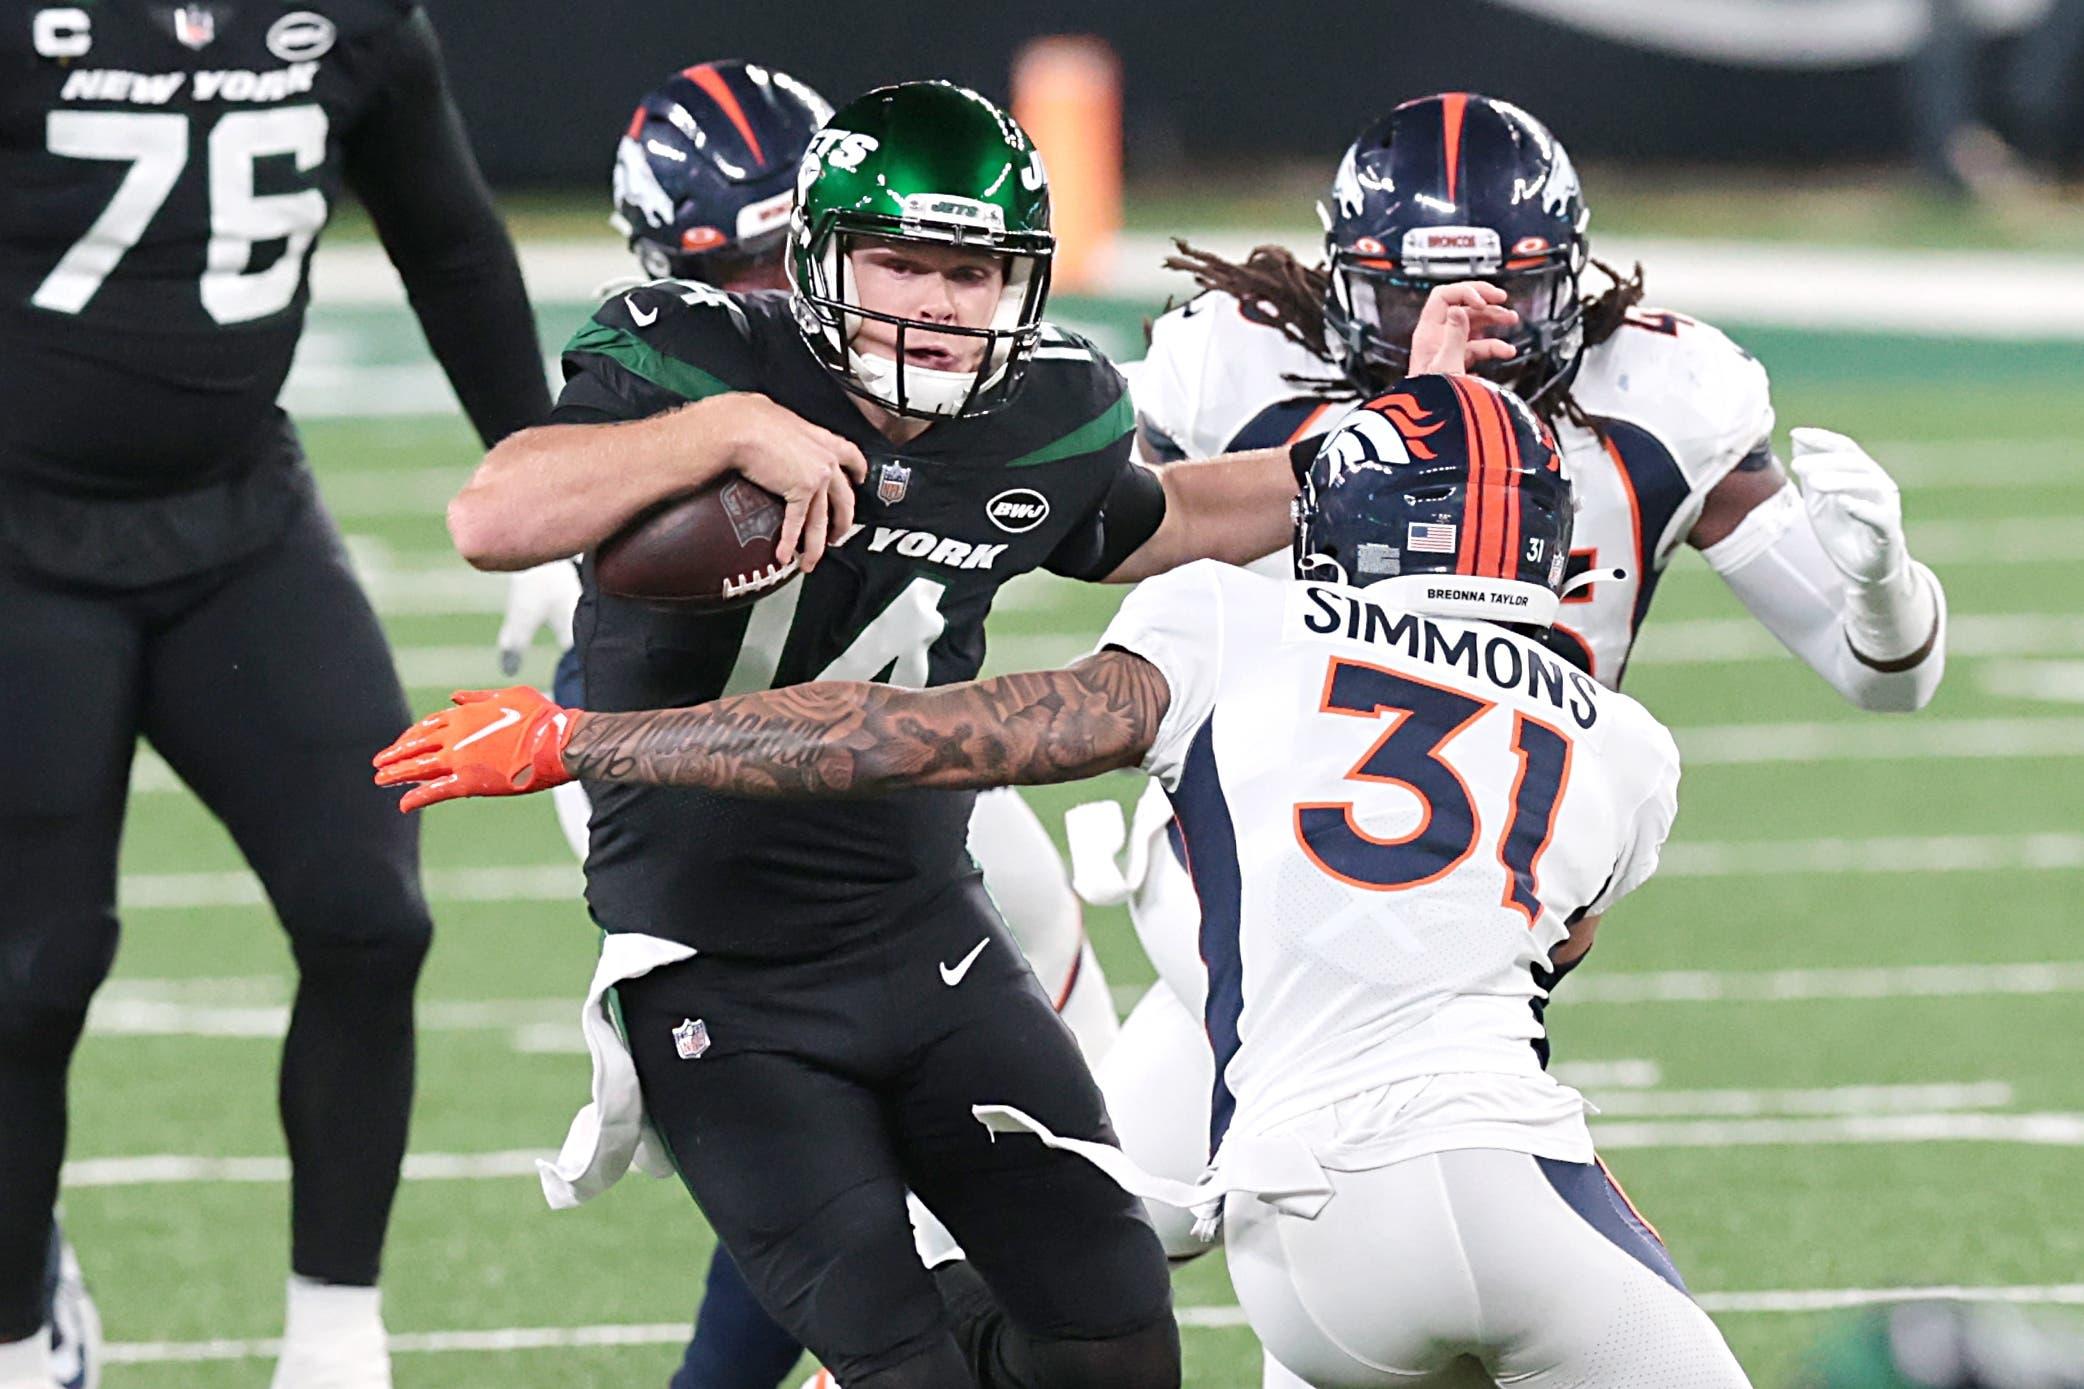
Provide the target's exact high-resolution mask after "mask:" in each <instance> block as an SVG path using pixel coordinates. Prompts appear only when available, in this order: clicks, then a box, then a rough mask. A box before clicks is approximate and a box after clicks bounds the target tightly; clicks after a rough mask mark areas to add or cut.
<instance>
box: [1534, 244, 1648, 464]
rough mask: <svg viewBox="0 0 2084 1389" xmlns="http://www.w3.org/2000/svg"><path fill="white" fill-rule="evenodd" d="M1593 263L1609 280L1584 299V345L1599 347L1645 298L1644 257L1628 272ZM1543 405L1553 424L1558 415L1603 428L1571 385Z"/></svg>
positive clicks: (1596, 430)
mask: <svg viewBox="0 0 2084 1389" xmlns="http://www.w3.org/2000/svg"><path fill="white" fill-rule="evenodd" d="M1591 263H1592V267H1593V268H1594V269H1596V270H1597V271H1598V272H1599V273H1600V274H1602V275H1604V276H1606V278H1607V280H1608V281H1609V283H1608V285H1607V287H1606V288H1605V289H1604V290H1602V291H1601V292H1599V293H1598V294H1595V295H1591V296H1589V297H1587V298H1586V299H1585V300H1584V324H1585V346H1586V347H1587V348H1593V347H1597V346H1598V345H1599V344H1600V343H1603V342H1605V341H1606V340H1607V339H1608V338H1610V337H1612V336H1613V335H1614V334H1615V333H1618V332H1620V331H1621V325H1622V324H1623V323H1625V322H1626V321H1627V319H1628V311H1629V310H1630V309H1632V308H1634V307H1635V306H1636V305H1637V304H1640V303H1642V302H1643V263H1642V262H1641V261H1637V262H1636V263H1635V269H1634V270H1633V271H1631V272H1630V273H1629V274H1627V275H1626V276H1624V275H1622V274H1621V272H1620V271H1618V270H1616V269H1614V267H1612V266H1611V265H1608V264H1607V263H1606V262H1605V261H1603V260H1600V259H1598V258H1597V257H1593V258H1592V261H1591ZM1542 406H1543V407H1544V408H1542V409H1541V410H1540V412H1539V413H1541V414H1543V415H1545V416H1547V417H1548V418H1549V423H1550V424H1554V423H1556V418H1557V417H1558V416H1560V417H1561V418H1562V419H1565V420H1568V421H1570V423H1572V424H1574V425H1578V426H1579V427H1581V428H1584V429H1589V430H1591V431H1592V432H1593V433H1595V434H1598V433H1600V432H1601V431H1600V428H1599V422H1598V421H1597V420H1595V419H1593V418H1592V416H1591V415H1590V414H1588V413H1586V411H1585V407H1584V406H1582V405H1579V404H1578V403H1577V397H1576V396H1574V395H1572V394H1571V393H1570V388H1569V387H1568V386H1566V387H1564V388H1563V389H1562V390H1560V391H1557V392H1555V393H1554V394H1553V395H1551V396H1550V397H1549V398H1548V399H1547V400H1546V401H1543V402H1542Z"/></svg>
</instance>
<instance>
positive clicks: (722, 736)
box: [376, 650, 1170, 810]
mask: <svg viewBox="0 0 2084 1389" xmlns="http://www.w3.org/2000/svg"><path fill="white" fill-rule="evenodd" d="M457 700H458V704H457V707H456V708H454V709H445V710H443V711H441V712H440V713H438V714H434V715H431V716H429V717H428V718H425V719H422V720H421V721H420V722H419V723H417V724H414V725H413V726H412V727H411V728H410V729H407V730H406V732H405V734H404V736H402V737H401V738H399V740H398V741H397V742H396V743H393V744H392V745H391V746H390V747H389V748H386V749H385V750H384V751H383V752H381V753H379V754H378V755H377V758H376V766H377V769H378V770H377V774H376V780H377V782H378V783H379V784H381V785H386V786H391V785H402V784H406V783H419V785H418V786H416V787H415V789H414V790H413V791H411V792H410V793H409V794H408V795H407V796H406V798H405V800H404V802H403V803H402V806H401V808H402V809H406V810H413V809H417V808H418V807H419V806H422V805H426V804H430V803H432V802H434V801H439V800H448V799H451V798H453V797H457V796H485V795H514V794H516V793H518V792H523V791H540V790H543V789H545V788H547V787H550V786H554V785H557V784H559V783H560V782H563V781H568V780H571V779H572V778H574V777H578V778H583V779H585V780H588V781H616V782H634V783H641V784H644V785H650V786H682V787H701V788H705V789H707V790H711V791H720V792H723V793H725V794H726V795H733V796H756V797H766V798H810V797H825V796H874V795H881V794H884V793H886V792H890V791H894V790H897V789H899V788H902V787H909V786H929V787H938V788H941V789H945V790H982V789H984V788H987V787H992V786H1034V785H1042V784H1045V783H1049V782H1059V781H1076V780H1078V779H1080V778H1081V777H1088V776H1092V775H1094V774H1096V773H1099V772H1104V771H1111V770H1113V769H1114V768H1117V767H1130V766H1134V765H1135V764H1136V763H1137V762H1138V761H1139V760H1140V759H1141V758H1142V757H1143V755H1144V753H1145V752H1146V751H1148V750H1149V748H1150V746H1151V744H1152V742H1153V741H1155V739H1156V738H1157V734H1158V726H1159V724H1160V722H1161V721H1162V720H1163V718H1164V716H1165V710H1166V707H1167V704H1168V702H1169V700H1170V694H1169V691H1168V690H1167V688H1166V684H1165V678H1164V677H1163V676H1162V675H1160V674H1159V673H1158V668H1157V667H1156V666H1154V665H1152V664H1151V663H1150V662H1148V661H1146V660H1144V659H1143V658H1142V657H1140V656H1135V655H1131V654H1130V653H1128V652H1126V651H1113V650H1110V651H1102V652H1099V653H1096V654H1095V655H1091V656H1088V657H1086V658H1085V659H1084V660H1082V661H1079V662H1078V663H1077V664H1075V665H1073V666H1070V667H1068V668H1067V669H1064V670H1053V671H1040V672H1035V673H1032V674H1026V675H1002V676H998V677H996V678H994V679H990V680H977V681H971V682H969V683H966V684H961V685H948V686H944V687H942V688H940V689H933V690H907V689H900V688H897V687H895V686H891V685H879V684H870V683H866V682H857V681H821V682H818V683H815V684H809V685H791V686H787V687H785V688H782V689H778V690H767V691H763V692H761V693H758V694H744V695H733V696H732V697H730V698H728V699H720V700H717V701H715V702H714V703H710V704H700V705H696V706H694V707H693V708H689V709H657V710H648V711H644V712H640V713H629V714H601V713H587V712H584V711H581V710H574V709H560V708H558V707H557V706H556V705H554V704H552V703H550V702H549V701H548V700H546V699H544V698H543V697H542V696H541V695H539V694H537V693H536V692H535V691H533V690H530V689H528V688H526V687H525V686H517V687H515V688H513V689H509V690H501V691H498V692H496V693H488V692H484V691H468V692H465V693H464V694H462V695H458V696H457Z"/></svg>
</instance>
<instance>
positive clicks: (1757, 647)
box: [1629, 613, 2084, 666]
mask: <svg viewBox="0 0 2084 1389" xmlns="http://www.w3.org/2000/svg"><path fill="white" fill-rule="evenodd" d="M2079 654H2084V617H2080V616H2077V615H2075V614H2072V613H1978V614H1970V615H1965V616H1960V617H1950V618H1949V619H1948V620H1947V655H1948V657H1949V658H1950V659H1968V658H1973V657H1977V656H2075V655H2079ZM1761 656H1779V657H1786V656H1787V650H1786V648H1785V647H1783V646H1781V645H1780V642H1779V641H1778V640H1777V639H1776V638H1775V637H1774V636H1773V634H1772V633H1771V632H1768V631H1767V630H1766V629H1765V628H1764V627H1763V626H1761V625H1760V624H1759V622H1758V620H1757V619H1756V618H1751V617H1703V618H1688V619H1684V620H1679V621H1672V622H1662V623H1660V622H1658V621H1656V620H1655V619H1652V620H1651V622H1650V625H1649V626H1647V627H1645V628H1644V629H1643V640H1642V645H1641V646H1640V647H1639V648H1638V649H1637V650H1636V652H1635V654H1634V655H1632V656H1630V657H1629V664H1630V665H1631V666H1646V665H1649V666H1692V665H1729V664H1735V663H1739V662H1744V661H1753V660H1757V659H1758V658H1759V657H1761Z"/></svg>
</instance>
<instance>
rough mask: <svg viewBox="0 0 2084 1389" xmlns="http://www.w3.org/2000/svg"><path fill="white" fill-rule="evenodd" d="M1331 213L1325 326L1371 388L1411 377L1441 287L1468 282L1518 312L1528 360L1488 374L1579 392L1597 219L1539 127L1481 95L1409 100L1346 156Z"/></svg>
mask: <svg viewBox="0 0 2084 1389" xmlns="http://www.w3.org/2000/svg"><path fill="white" fill-rule="evenodd" d="M1320 212H1321V213H1322V215H1323V217H1324V223H1325V263H1326V266H1327V267H1328V268H1329V270H1330V272H1331V283H1330V285H1329V287H1328V290H1327V302H1326V304H1325V321H1326V323H1327V324H1328V325H1329V327H1330V329H1331V336H1332V339H1333V342H1332V348H1333V351H1334V352H1335V353H1336V354H1337V355H1338V358H1339V364H1340V366H1341V368H1342V369H1343V370H1344V371H1345V372H1346V374H1347V376H1348V377H1350V378H1351V379H1352V380H1353V381H1354V383H1355V384H1356V385H1358V386H1360V388H1361V389H1362V390H1364V391H1368V390H1373V389H1375V388H1376V386H1378V385H1379V384H1380V383H1381V382H1383V381H1387V380H1393V379H1395V378H1396V377H1398V376H1401V375H1402V374H1403V373H1404V370H1405V368H1406V367H1407V366H1408V365H1409V364H1410V355H1411V353H1410V344H1411V331H1412V329H1413V328H1415V327H1416V326H1417V324H1418V315H1419V310H1420V309H1421V308H1423V307H1424V305H1425V298H1426V295H1427V293H1428V292H1430V291H1431V289H1432V287H1433V286H1434V285H1436V284H1439V283H1440V282H1442V281H1445V280H1466V279H1484V280H1489V281H1490V282H1491V283H1493V284H1496V285H1499V286H1501V287H1502V288H1503V289H1504V290H1505V291H1506V293H1507V294H1508V295H1509V296H1510V298H1509V300H1508V302H1509V303H1510V305H1511V307H1513V308H1514V309H1517V310H1518V311H1519V315H1520V321H1519V325H1518V327H1517V328H1516V329H1515V331H1514V332H1513V334H1512V337H1511V341H1512V342H1513V344H1514V345H1515V346H1517V347H1518V348H1519V355H1518V357H1516V358H1515V359H1513V360H1512V361H1510V362H1501V363H1495V364H1490V365H1487V366H1486V367H1485V368H1484V374H1485V375H1488V376H1490V377H1492V378H1493V379H1494V380H1498V381H1501V382H1504V383H1505V384H1507V385H1509V386H1511V387H1512V388H1513V389H1514V390H1515V391H1517V392H1519V394H1521V395H1522V396H1524V397H1526V398H1527V399H1529V400H1534V401H1539V400H1541V399H1542V398H1543V397H1544V396H1546V395H1548V394H1549V393H1550V392H1552V391H1556V390H1559V389H1562V388H1565V387H1567V386H1568V385H1569V383H1570V378H1571V376H1572V374H1574V373H1575V372H1576V370H1577V363H1578V357H1579V355H1580V354H1581V353H1582V351H1583V349H1584V325H1583V307H1582V304H1581V303H1580V300H1579V297H1578V277H1579V275H1580V274H1581V273H1582V272H1583V270H1584V268H1585V260H1586V255H1587V247H1586V242H1585V225H1586V223H1587V222H1588V221H1589V220H1590V214H1589V213H1588V212H1587V211H1586V209H1585V200H1584V195H1583V193H1582V191H1581V190H1580V188H1579V186H1578V177H1577V170H1576V168H1575V167H1573V166H1572V164H1571V162H1570V156H1569V155H1568V154H1567V153H1565V152H1564V149H1563V146H1562V144H1561V143H1560V142H1558V141H1557V139H1556V137H1555V136H1553V135H1551V134H1550V133H1549V131H1548V127H1546V126H1544V125H1543V124H1542V123H1541V122H1540V121H1537V120H1535V119H1534V117H1532V116H1530V115H1528V114H1527V113H1526V112H1525V111H1522V110H1521V109H1520V108H1519V107H1517V106H1514V105H1512V104H1510V103H1509V102H1503V101H1497V100H1494V99H1493V98H1491V97H1487V96H1478V95H1476V94H1475V93H1473V92H1443V93H1441V94H1439V95H1437V96H1428V97H1420V98H1419V99H1418V100H1416V101H1407V102H1405V103H1404V104H1403V105H1402V106H1399V107H1397V108H1396V110H1394V111H1392V112H1390V113H1389V115H1388V116H1386V117H1384V118H1383V119H1381V120H1379V121H1377V122H1375V123H1374V124H1373V125H1371V126H1369V127H1368V128H1367V129H1366V130H1364V131H1362V132H1361V133H1360V137H1359V138H1358V139H1356V140H1355V141H1354V142H1353V144H1352V146H1351V147H1349V148H1348V149H1347V151H1346V156H1345V158H1344V159H1343V160H1342V161H1341V162H1340V164H1339V172H1338V176H1337V178H1336V179H1335V180H1334V181H1333V183H1332V199H1331V205H1330V206H1328V207H1324V208H1321V209H1320ZM1371 383H1373V384H1371Z"/></svg>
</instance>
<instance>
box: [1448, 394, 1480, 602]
mask: <svg viewBox="0 0 2084 1389" xmlns="http://www.w3.org/2000/svg"><path fill="white" fill-rule="evenodd" d="M1447 384H1448V385H1449V386H1450V387H1452V388H1453V390H1454V394H1455V399H1456V400H1457V401H1458V402H1459V403H1460V404H1461V407H1462V442H1463V444H1464V446H1465V448H1466V450H1467V452H1468V455H1469V474H1468V477H1467V479H1466V480H1465V482H1464V484H1463V485H1464V487H1465V489H1466V492H1467V496H1468V498H1469V501H1468V505H1466V506H1464V507H1463V508H1462V534H1461V544H1460V545H1459V546H1458V547H1457V548H1456V550H1455V557H1454V567H1455V568H1456V569H1458V570H1460V571H1461V572H1462V573H1464V574H1475V573H1479V572H1480V571H1479V570H1478V568H1477V563H1478V560H1477V555H1478V549H1477V540H1478V537H1479V536H1480V535H1481V534H1482V531H1483V486H1482V476H1483V449H1482V447H1481V445H1480V444H1479V443H1478V440H1477V435H1476V411H1475V409H1474V408H1472V406H1471V404H1470V401H1469V388H1468V387H1467V386H1466V385H1464V384H1463V383H1462V379H1461V378H1460V377H1459V376H1450V377H1448V378H1447Z"/></svg>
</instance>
